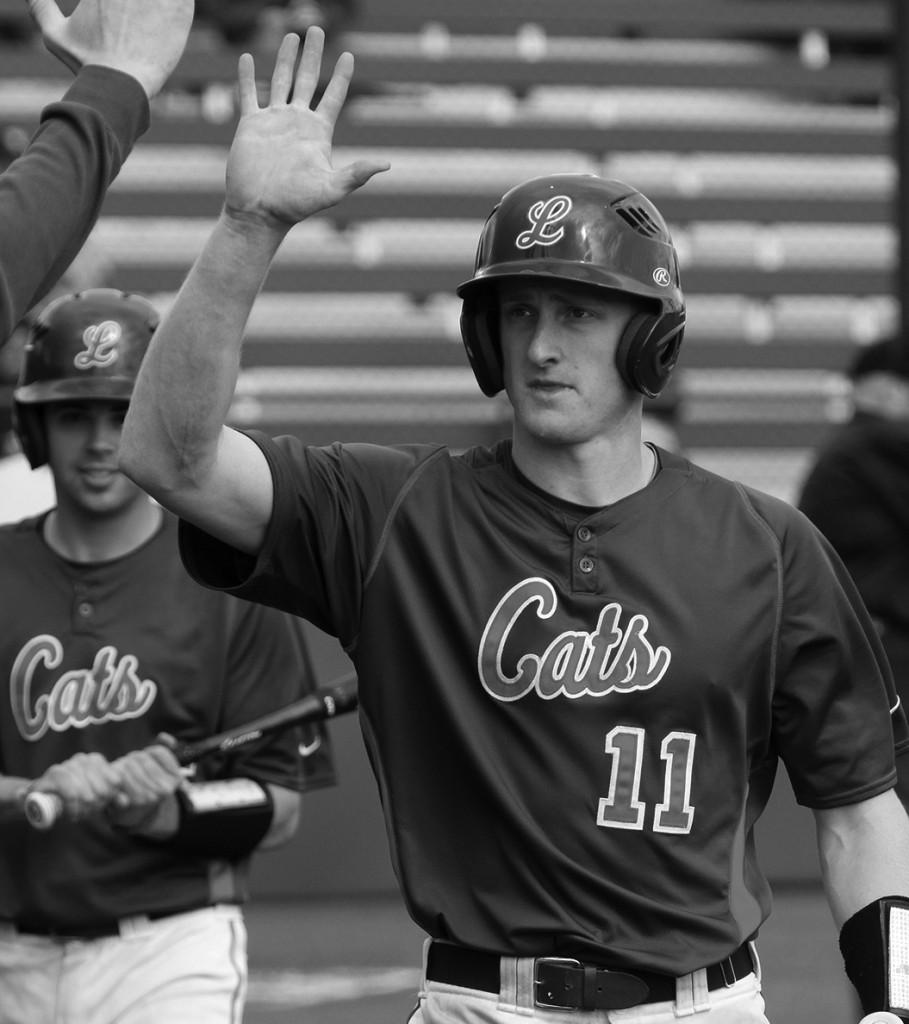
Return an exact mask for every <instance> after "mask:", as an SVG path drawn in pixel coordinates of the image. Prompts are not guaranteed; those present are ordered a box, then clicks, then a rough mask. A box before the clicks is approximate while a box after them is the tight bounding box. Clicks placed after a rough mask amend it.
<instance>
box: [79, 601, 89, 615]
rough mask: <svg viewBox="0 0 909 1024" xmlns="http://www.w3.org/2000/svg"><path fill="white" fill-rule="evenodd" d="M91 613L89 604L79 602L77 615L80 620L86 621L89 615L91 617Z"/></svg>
mask: <svg viewBox="0 0 909 1024" xmlns="http://www.w3.org/2000/svg"><path fill="white" fill-rule="evenodd" d="M91 613H92V606H91V605H90V604H89V602H88V601H80V602H79V614H80V615H81V616H82V618H83V619H87V618H88V617H89V615H91Z"/></svg>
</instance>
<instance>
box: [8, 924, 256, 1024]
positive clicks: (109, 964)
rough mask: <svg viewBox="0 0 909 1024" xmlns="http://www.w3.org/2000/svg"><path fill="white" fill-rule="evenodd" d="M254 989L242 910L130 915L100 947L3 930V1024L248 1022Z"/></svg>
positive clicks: (98, 942) (100, 941) (97, 941)
mask: <svg viewBox="0 0 909 1024" xmlns="http://www.w3.org/2000/svg"><path fill="white" fill-rule="evenodd" d="M246 983H247V962H246V925H245V924H244V921H243V917H242V913H241V911H240V908H239V907H232V906H219V907H209V908H206V909H204V910H193V911H189V912H188V913H185V914H174V915H173V916H172V917H165V918H161V919H160V920H158V921H149V920H147V919H145V918H133V919H128V920H126V921H123V922H121V927H120V935H118V936H112V937H111V938H102V939H92V940H90V941H81V940H66V941H64V940H61V939H52V938H45V937H44V936H37V935H17V934H15V933H13V931H12V929H10V928H7V929H4V926H3V925H2V924H0V1024H240V1021H241V1019H242V1015H243V1005H244V1002H245V999H246Z"/></svg>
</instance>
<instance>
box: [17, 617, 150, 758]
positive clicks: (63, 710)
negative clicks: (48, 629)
mask: <svg viewBox="0 0 909 1024" xmlns="http://www.w3.org/2000/svg"><path fill="white" fill-rule="evenodd" d="M62 661H63V645H62V644H61V643H60V641H59V640H58V639H57V637H55V636H51V635H49V634H47V633H43V634H41V635H39V636H35V637H32V639H31V640H29V641H28V643H26V644H25V645H24V646H23V647H22V649H21V650H20V652H19V655H18V657H17V658H16V660H15V662H14V663H13V668H12V671H11V673H10V705H11V707H12V712H13V717H14V719H15V722H16V726H17V728H18V729H19V732H20V734H21V735H22V737H23V739H26V740H39V739H40V738H41V737H42V736H43V735H44V734H45V733H46V732H47V730H48V729H52V730H54V731H55V732H63V731H64V730H65V729H82V728H84V727H85V726H87V725H99V724H101V723H102V722H113V721H120V720H122V719H126V718H138V717H139V716H140V715H143V714H144V713H145V712H146V711H147V710H148V709H149V708H150V707H151V705H152V703H153V702H154V700H155V696H156V695H157V692H158V687H157V684H156V683H154V682H153V681H152V680H151V679H142V678H141V676H140V675H139V671H138V670H139V662H138V659H137V658H136V657H135V655H132V654H124V655H120V654H119V652H118V651H117V649H116V647H112V646H105V647H101V648H100V649H99V650H98V653H97V654H96V655H95V659H94V662H93V663H92V666H91V668H84V669H70V670H69V671H68V672H64V673H63V674H62V675H61V676H60V677H59V679H57V681H56V682H55V683H54V685H53V686H52V687H51V689H50V692H48V693H42V694H39V695H37V696H34V697H33V695H32V689H33V682H34V678H35V673H36V672H37V671H38V669H39V667H40V666H42V665H43V666H45V667H46V668H48V669H55V668H58V667H59V666H60V664H61V663H62Z"/></svg>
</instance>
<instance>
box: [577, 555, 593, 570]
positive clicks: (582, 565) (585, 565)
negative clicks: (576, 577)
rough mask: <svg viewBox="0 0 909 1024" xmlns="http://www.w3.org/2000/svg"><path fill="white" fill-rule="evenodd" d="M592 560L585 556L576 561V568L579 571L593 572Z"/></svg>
mask: <svg viewBox="0 0 909 1024" xmlns="http://www.w3.org/2000/svg"><path fill="white" fill-rule="evenodd" d="M593 567H594V562H593V559H592V558H587V557H586V556H585V557H584V558H582V559H581V560H580V561H579V562H578V568H579V569H580V570H581V572H593Z"/></svg>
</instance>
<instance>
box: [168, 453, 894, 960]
mask: <svg viewBox="0 0 909 1024" xmlns="http://www.w3.org/2000/svg"><path fill="white" fill-rule="evenodd" d="M256 440H257V441H258V443H259V444H260V445H261V446H262V448H263V450H264V452H265V454H266V457H267V459H268V461H269V463H270V465H271V469H272V473H273V477H274V482H275V505H274V513H273V517H272V521H271V523H270V526H269V529H268V533H267V536H266V539H265V543H264V547H263V549H262V551H261V553H260V556H259V557H258V559H257V560H253V559H249V558H244V557H243V556H241V555H239V554H238V553H237V552H233V551H232V550H231V549H229V548H225V547H224V546H222V545H219V544H218V543H217V542H216V541H213V540H212V538H210V537H207V536H206V535H204V534H201V533H199V532H198V531H195V530H193V529H191V528H189V527H187V525H186V524H182V526H181V531H182V532H181V538H182V540H181V543H182V550H183V555H184V558H185V560H186V563H187V565H188V566H189V568H190V571H191V572H193V573H194V574H195V575H197V577H198V578H199V579H201V580H203V581H208V583H209V584H212V585H219V586H228V585H229V582H230V579H231V577H232V578H233V579H234V581H235V582H236V583H237V587H236V589H237V592H239V593H242V594H244V596H247V597H251V598H253V599H256V600H265V601H270V602H273V603H275V604H278V605H281V606H283V607H285V608H288V609H292V610H294V611H296V612H299V613H301V614H303V615H305V616H306V617H308V618H310V619H312V621H313V622H314V623H316V624H317V625H318V626H320V627H321V628H322V629H324V630H326V631H327V632H330V633H332V634H334V635H336V636H338V637H339V638H340V640H341V642H342V643H343V645H344V647H345V648H346V650H347V651H348V653H349V654H350V655H351V657H352V658H353V660H354V662H355V664H356V667H357V671H358V674H359V687H360V698H361V723H362V726H363V730H364V735H365V738H366V741H367V744H368V746H369V750H370V755H371V759H372V763H373V765H374V768H375V771H376V773H377V777H378V783H379V787H380V791H381V795H382V799H383V801H384V803H385V805H386V809H387V810H388V811H390V819H391V823H390V826H389V832H390V839H391V845H392V857H393V862H394V865H395V869H396V872H397V875H398V878H399V880H400V883H401V886H402V889H403V892H404V895H405V898H406V901H407V904H408V907H409V910H410V912H411V914H412V916H413V918H414V920H415V921H416V922H417V924H419V925H420V926H421V927H422V928H423V929H425V930H426V931H427V932H428V933H429V934H430V935H432V936H434V937H437V938H440V939H448V940H451V941H455V942H459V943H463V944H466V945H469V946H475V947H479V948H484V949H488V950H492V951H496V952H500V953H505V954H520V955H536V956H540V955H561V956H574V957H578V958H581V959H585V960H587V961H593V962H599V963H603V964H605V965H606V966H615V967H622V966H628V967H638V968H651V969H654V970H659V971H663V972H666V973H670V974H675V975H680V974H684V973H686V972H688V971H690V970H693V969H695V968H697V967H701V966H704V965H706V964H710V963H714V962H716V961H718V960H720V959H722V958H723V957H724V956H726V955H728V954H729V953H730V952H731V951H732V950H734V949H735V948H736V947H737V946H738V945H739V944H740V943H741V942H743V941H744V940H745V939H746V938H748V937H750V936H752V935H753V934H754V933H755V932H756V930H757V929H758V927H759V925H760V924H761V922H762V921H763V920H764V919H765V917H766V916H767V914H768V912H769V906H770V900H769V893H768V886H767V883H766V881H765V879H764V878H763V877H762V875H761V873H760V870H759V868H758V865H757V863H756V860H755V855H754V849H753V843H752V826H753V824H754V821H755V818H756V817H757V816H758V814H759V813H760V811H761V810H762V809H763V807H764V805H765V803H766V800H767V797H768V793H769V790H770V786H771V783H772V778H773V773H774V770H775V766H776V762H777V759H778V757H782V759H783V760H784V761H785V763H786V766H787V768H788V771H789V774H790V776H791V779H792V783H793V786H794V788H795V792H796V794H797V796H798V799H799V800H800V801H801V802H802V803H803V804H806V805H808V806H811V807H815V808H827V807H834V806H837V805H840V804H847V803H850V802H853V801H857V800H860V799H862V798H865V797H870V796H872V795H875V794H878V793H881V792H883V791H884V790H886V789H888V788H889V787H891V786H892V785H893V783H894V780H895V770H894V726H893V724H892V722H891V710H890V705H889V702H888V696H889V695H888V690H892V679H890V678H889V673H888V670H887V669H886V668H882V667H881V662H880V648H879V646H878V644H877V640H876V638H875V637H874V633H873V629H872V627H871V625H870V622H869V621H868V618H867V614H866V613H865V612H864V610H863V608H862V607H861V605H860V603H859V601H858V599H857V597H856V593H855V590H854V588H853V586H852V585H851V583H850V581H849V579H848V578H847V576H846V575H845V573H844V571H843V570H842V567H841V566H840V564H839V563H838V562H837V561H836V559H835V556H833V555H832V553H831V551H830V550H829V548H828V547H827V546H826V545H825V543H824V542H823V541H822V539H821V537H820V535H819V534H818V533H817V531H816V530H815V529H814V528H813V527H812V526H811V525H810V523H809V522H808V521H807V520H806V519H805V518H804V517H803V516H802V515H801V514H800V513H798V512H797V511H795V510H794V509H792V508H791V507H790V506H788V505H786V504H784V503H783V502H781V501H778V500H776V499H773V498H771V497H769V496H767V495H764V494H761V493H757V492H755V491H753V490H750V489H748V488H746V487H743V486H740V485H736V484H733V483H731V482H729V481H726V480H724V479H721V478H719V477H717V476H714V475H712V474H710V473H708V472H705V471H703V470H702V469H699V468H697V467H694V466H692V465H691V464H690V463H689V462H687V461H686V460H684V459H682V458H680V457H678V456H675V455H671V454H669V453H666V452H662V451H661V452H660V453H659V454H660V459H661V462H662V469H661V471H660V472H659V473H658V474H657V476H656V477H655V479H654V480H653V481H652V482H651V483H650V485H649V486H647V487H646V488H644V489H643V490H641V491H639V492H637V493H635V494H632V495H630V496H629V497H627V498H625V499H623V500H621V501H619V502H617V503H615V504H614V505H612V506H609V507H607V508H604V509H596V510H591V509H583V508H579V507H577V506H574V505H571V504H568V503H565V502H562V501H559V500H556V499H554V498H552V497H550V496H547V495H546V494H544V493H543V492H541V491H540V490H539V489H537V488H535V487H534V486H533V485H532V484H530V483H529V482H528V481H526V480H524V479H523V478H522V477H521V476H520V474H519V473H518V472H517V471H516V468H515V467H514V465H513V463H512V460H511V454H510V452H511V449H510V444H507V443H503V444H501V445H499V446H497V447H495V448H493V449H489V450H487V449H473V450H470V451H468V452H466V453H464V454H463V455H461V456H455V455H453V454H452V453H451V452H449V451H448V450H446V449H442V448H437V447H429V446H413V447H399V448H384V447H376V446H369V445H336V446H332V447H329V448H304V447H303V446H302V445H301V444H300V443H299V442H297V441H295V440H292V439H288V438H282V439H279V440H278V441H277V442H272V441H269V440H268V439H266V438H263V437H259V436H256ZM301 466H302V467H304V468H303V470H302V471H301ZM895 721H896V728H897V730H898V736H897V739H898V741H899V743H900V744H901V745H905V744H906V743H907V732H906V723H905V719H904V717H903V716H902V713H901V712H897V713H896V716H895Z"/></svg>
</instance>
